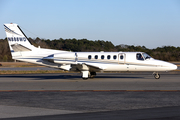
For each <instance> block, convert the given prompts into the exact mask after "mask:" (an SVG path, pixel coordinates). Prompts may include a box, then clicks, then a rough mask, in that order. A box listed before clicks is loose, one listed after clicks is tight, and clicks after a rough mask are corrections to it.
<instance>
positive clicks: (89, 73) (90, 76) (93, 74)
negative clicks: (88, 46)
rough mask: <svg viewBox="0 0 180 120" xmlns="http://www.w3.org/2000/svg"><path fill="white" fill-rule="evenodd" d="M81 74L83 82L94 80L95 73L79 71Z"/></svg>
mask: <svg viewBox="0 0 180 120" xmlns="http://www.w3.org/2000/svg"><path fill="white" fill-rule="evenodd" d="M81 73H82V79H83V80H87V79H88V78H94V77H95V76H96V72H89V71H81Z"/></svg>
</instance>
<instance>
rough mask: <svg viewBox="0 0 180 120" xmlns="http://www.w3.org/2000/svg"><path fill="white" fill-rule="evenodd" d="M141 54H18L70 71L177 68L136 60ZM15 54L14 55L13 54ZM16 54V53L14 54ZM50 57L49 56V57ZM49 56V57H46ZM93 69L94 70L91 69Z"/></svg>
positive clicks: (21, 57) (152, 61) (37, 50)
mask: <svg viewBox="0 0 180 120" xmlns="http://www.w3.org/2000/svg"><path fill="white" fill-rule="evenodd" d="M141 53H142V52H68V51H63V52H62V51H58V50H48V49H39V48H37V49H36V50H35V51H28V52H19V53H18V54H19V55H17V58H16V57H15V55H14V59H17V60H20V61H26V62H30V63H36V64H40V65H46V66H49V67H54V68H60V69H63V67H65V69H64V70H77V69H72V65H79V64H80V65H82V64H86V65H87V66H91V67H90V69H89V70H90V71H95V72H97V71H153V72H156V71H170V70H175V69H177V66H176V65H174V64H172V63H169V62H165V61H161V60H156V59H153V58H148V59H144V60H138V59H137V56H136V55H137V54H141ZM14 54H15V53H14ZM16 54H17V53H16ZM50 55H51V56H50ZM48 56H50V57H48ZM93 67H94V69H93Z"/></svg>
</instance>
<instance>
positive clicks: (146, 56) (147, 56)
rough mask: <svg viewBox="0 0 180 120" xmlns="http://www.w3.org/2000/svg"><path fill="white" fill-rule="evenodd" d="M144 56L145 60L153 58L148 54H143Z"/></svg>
mask: <svg viewBox="0 0 180 120" xmlns="http://www.w3.org/2000/svg"><path fill="white" fill-rule="evenodd" d="M142 55H143V56H144V59H145V60H146V59H150V58H151V56H149V55H148V54H147V53H142Z"/></svg>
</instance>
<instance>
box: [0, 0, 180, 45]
mask: <svg viewBox="0 0 180 120" xmlns="http://www.w3.org/2000/svg"><path fill="white" fill-rule="evenodd" d="M4 23H17V24H18V25H19V26H20V27H21V28H22V30H23V31H24V33H25V34H26V35H27V37H31V38H36V37H39V38H43V39H50V40H53V39H59V38H63V39H69V38H70V39H72V38H76V39H83V38H85V39H88V40H104V41H111V42H112V43H113V44H114V45H120V44H126V45H135V46H138V45H140V46H145V47H147V48H149V49H153V48H156V47H162V46H175V47H180V1H179V0H0V24H1V27H0V39H4V38H5V37H6V34H5V31H4V27H3V24H4Z"/></svg>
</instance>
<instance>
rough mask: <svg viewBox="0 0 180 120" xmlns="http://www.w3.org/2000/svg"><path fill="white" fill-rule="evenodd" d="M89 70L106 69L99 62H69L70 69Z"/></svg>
mask: <svg viewBox="0 0 180 120" xmlns="http://www.w3.org/2000/svg"><path fill="white" fill-rule="evenodd" d="M87 69H88V70H89V71H101V70H104V69H106V68H105V67H103V66H101V65H99V64H91V63H82V64H71V70H72V71H76V70H78V71H82V70H87Z"/></svg>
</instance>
